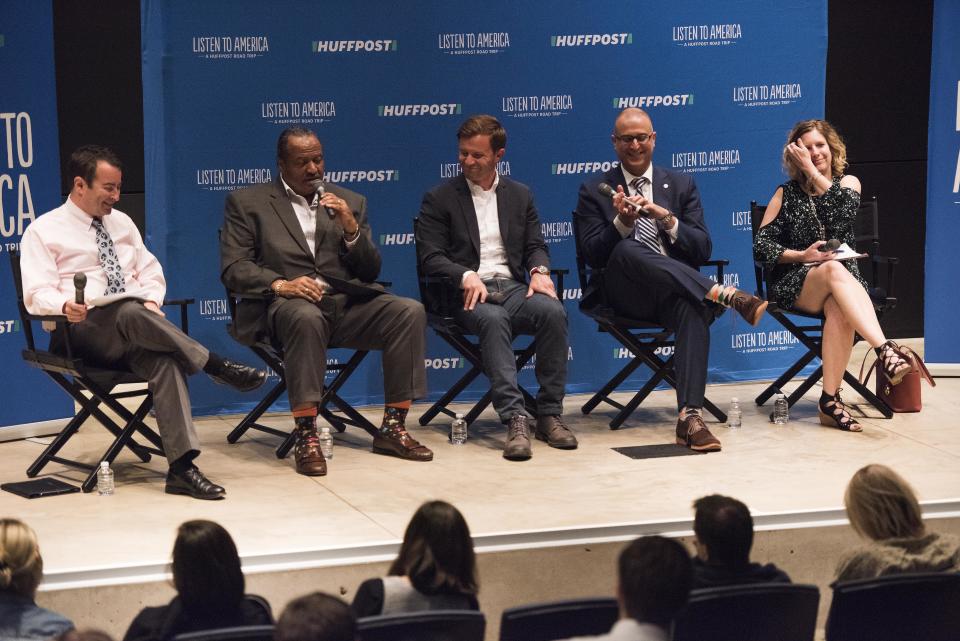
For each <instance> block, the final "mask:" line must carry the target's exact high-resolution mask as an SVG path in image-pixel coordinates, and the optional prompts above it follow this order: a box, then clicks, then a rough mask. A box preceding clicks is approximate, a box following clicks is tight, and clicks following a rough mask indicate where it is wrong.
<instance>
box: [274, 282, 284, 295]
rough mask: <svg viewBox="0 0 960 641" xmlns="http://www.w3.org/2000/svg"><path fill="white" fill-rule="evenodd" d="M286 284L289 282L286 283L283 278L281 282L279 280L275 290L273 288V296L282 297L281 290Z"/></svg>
mask: <svg viewBox="0 0 960 641" xmlns="http://www.w3.org/2000/svg"><path fill="white" fill-rule="evenodd" d="M286 284H287V281H285V280H284V279H282V278H281V279H280V280H278V281H277V284H276V285H275V286H274V288H273V294H274V296H279V295H280V290H281V289H282V288H283V286H284V285H286Z"/></svg>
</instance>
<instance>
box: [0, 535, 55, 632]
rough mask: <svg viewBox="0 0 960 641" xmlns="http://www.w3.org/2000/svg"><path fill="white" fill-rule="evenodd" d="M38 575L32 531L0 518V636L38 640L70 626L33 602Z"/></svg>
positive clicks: (38, 561)
mask: <svg viewBox="0 0 960 641" xmlns="http://www.w3.org/2000/svg"><path fill="white" fill-rule="evenodd" d="M42 578H43V558H42V557H41V556H40V546H39V545H38V544H37V535H36V533H35V532H34V531H33V530H32V529H31V528H30V527H29V526H28V525H26V524H25V523H23V522H21V521H18V520H16V519H0V639H3V640H4V641H7V640H11V641H14V640H15V641H34V640H36V641H41V640H46V639H51V638H53V637H55V636H57V635H60V634H63V633H64V632H66V631H68V630H71V629H73V622H71V621H70V620H69V619H67V618H66V617H64V616H62V615H59V614H57V613H56V612H51V611H50V610H46V609H44V608H41V607H40V606H38V605H37V604H36V602H35V601H34V598H35V597H36V594H37V587H38V586H39V585H40V580H41V579H42Z"/></svg>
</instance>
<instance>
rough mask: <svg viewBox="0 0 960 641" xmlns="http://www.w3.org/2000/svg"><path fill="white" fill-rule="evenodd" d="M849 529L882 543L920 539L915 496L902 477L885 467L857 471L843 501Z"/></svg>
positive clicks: (918, 506)
mask: <svg viewBox="0 0 960 641" xmlns="http://www.w3.org/2000/svg"><path fill="white" fill-rule="evenodd" d="M843 503H844V505H845V506H846V508H847V517H848V518H849V519H850V525H852V526H853V529H854V530H855V531H856V532H857V534H859V535H860V536H862V537H865V538H868V539H873V540H874V541H882V540H884V539H893V538H911V537H919V536H923V534H924V532H925V528H924V525H923V517H922V515H921V511H920V502H919V501H917V495H916V493H915V492H914V491H913V488H912V487H910V484H909V483H907V482H906V481H905V480H904V479H903V477H902V476H900V475H899V474H897V473H896V472H894V471H893V470H891V469H890V468H889V467H887V466H886V465H877V464H873V465H867V466H866V467H862V468H860V469H859V470H857V471H856V472H855V473H854V475H853V478H851V479H850V483H849V484H847V491H846V493H845V494H844V497H843Z"/></svg>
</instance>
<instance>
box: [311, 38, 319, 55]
mask: <svg viewBox="0 0 960 641" xmlns="http://www.w3.org/2000/svg"><path fill="white" fill-rule="evenodd" d="M318 44H319V41H318V40H314V41H313V42H311V43H310V51H312V52H313V53H317V45H318Z"/></svg>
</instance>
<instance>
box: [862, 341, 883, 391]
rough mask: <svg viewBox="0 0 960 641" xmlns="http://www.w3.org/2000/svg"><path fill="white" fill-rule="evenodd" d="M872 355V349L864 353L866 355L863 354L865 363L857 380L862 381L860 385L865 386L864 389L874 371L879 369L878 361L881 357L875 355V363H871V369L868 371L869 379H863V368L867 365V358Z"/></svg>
mask: <svg viewBox="0 0 960 641" xmlns="http://www.w3.org/2000/svg"><path fill="white" fill-rule="evenodd" d="M871 353H873V350H872V349H867V351H866V352H864V354H863V362H862V363H860V375H859V376H857V380H859V381H860V384H861V385H863V386H864V387H866V386H867V382H868V381H869V380H870V376H871V375H872V374H873V370H875V369H877V368H876V365H877V361H879V360H880V357H879V356H877V355H876V354H873V362H872V363H870V369H868V370H867V377H866V378H864V377H863V368H864V367H865V366H866V364H867V358H868V357H869V356H870V354H871ZM877 376H879V374H878V375H877Z"/></svg>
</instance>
